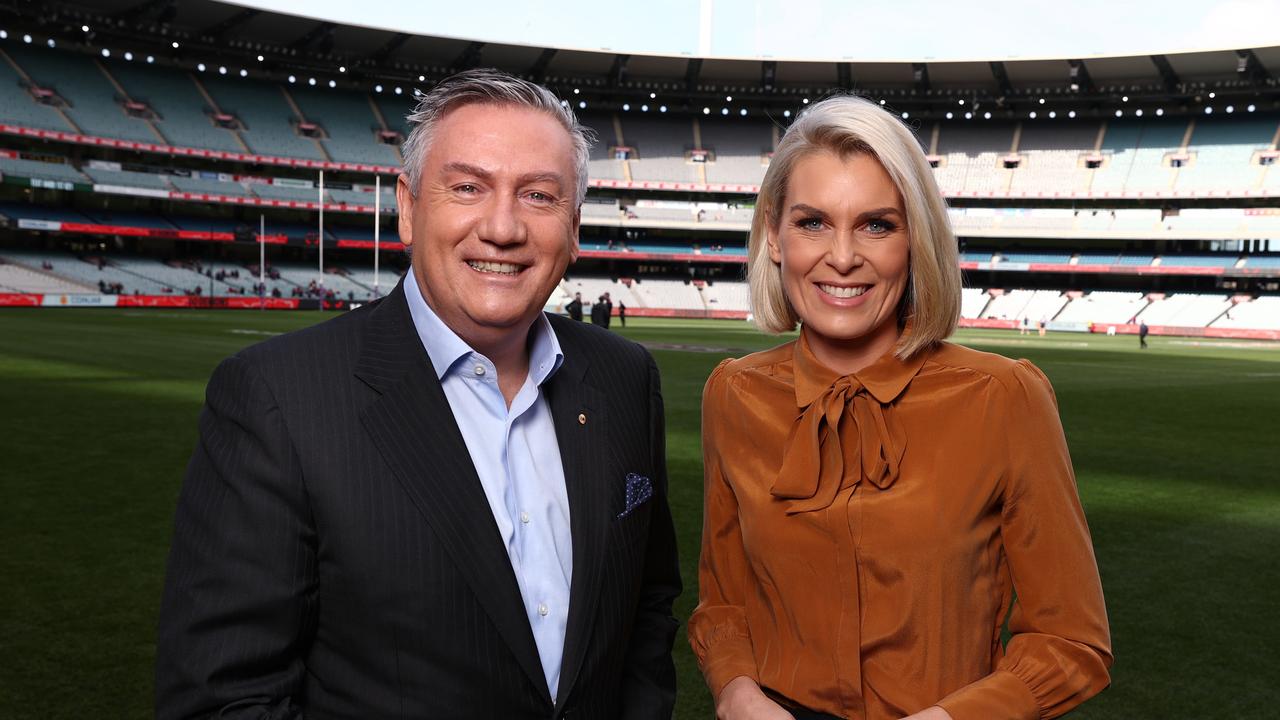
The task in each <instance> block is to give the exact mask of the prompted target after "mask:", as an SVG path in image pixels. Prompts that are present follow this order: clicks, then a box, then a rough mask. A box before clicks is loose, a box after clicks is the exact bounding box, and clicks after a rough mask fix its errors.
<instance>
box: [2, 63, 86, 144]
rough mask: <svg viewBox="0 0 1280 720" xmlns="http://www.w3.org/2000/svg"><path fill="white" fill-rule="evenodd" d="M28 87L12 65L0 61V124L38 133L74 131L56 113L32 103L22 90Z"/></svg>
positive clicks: (57, 111)
mask: <svg viewBox="0 0 1280 720" xmlns="http://www.w3.org/2000/svg"><path fill="white" fill-rule="evenodd" d="M28 84H29V81H28V80H27V79H24V77H23V76H22V75H19V74H18V71H17V70H15V69H14V68H13V66H12V65H10V64H9V63H8V62H5V61H4V60H3V59H0V122H6V123H13V124H14V125H21V126H23V127H30V128H39V129H41V130H61V131H63V132H71V131H72V130H74V129H75V128H73V127H71V124H70V123H68V122H67V119H66V117H64V116H63V115H62V113H61V112H60V111H59V110H57V109H56V108H53V107H50V106H48V105H44V104H42V103H38V102H36V100H35V98H34V97H32V95H31V93H30V92H28V91H27V90H26V87H27V85H28Z"/></svg>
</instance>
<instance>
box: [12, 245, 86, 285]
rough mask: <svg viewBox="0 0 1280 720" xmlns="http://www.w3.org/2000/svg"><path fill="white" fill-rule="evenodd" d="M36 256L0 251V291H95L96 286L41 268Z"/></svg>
mask: <svg viewBox="0 0 1280 720" xmlns="http://www.w3.org/2000/svg"><path fill="white" fill-rule="evenodd" d="M42 259H43V258H40V257H38V256H33V255H30V254H26V253H13V252H10V251H5V252H3V253H0V292H16V293H49V294H58V295H61V294H71V293H89V292H96V288H90V287H89V286H87V285H82V284H79V283H75V282H71V281H69V280H66V279H63V278H60V277H57V276H56V275H52V274H50V272H51V271H46V270H43V269H42V265H41V260H42Z"/></svg>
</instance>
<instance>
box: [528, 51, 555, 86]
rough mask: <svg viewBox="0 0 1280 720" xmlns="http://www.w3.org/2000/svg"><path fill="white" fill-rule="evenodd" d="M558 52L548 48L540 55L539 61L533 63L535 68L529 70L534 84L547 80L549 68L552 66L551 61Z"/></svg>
mask: <svg viewBox="0 0 1280 720" xmlns="http://www.w3.org/2000/svg"><path fill="white" fill-rule="evenodd" d="M557 52H558V51H557V50H556V49H555V48H547V49H546V50H543V51H542V53H541V54H539V55H538V59H537V60H535V61H534V62H533V67H531V68H529V76H530V77H532V78H533V81H534V82H538V83H541V82H543V81H545V80H546V79H547V67H548V66H549V65H551V59H552V58H554V57H555V56H556V53H557Z"/></svg>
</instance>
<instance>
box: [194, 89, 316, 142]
mask: <svg viewBox="0 0 1280 720" xmlns="http://www.w3.org/2000/svg"><path fill="white" fill-rule="evenodd" d="M200 81H201V82H202V83H203V84H204V87H205V89H206V90H208V92H209V95H210V96H211V97H212V98H213V99H214V101H215V102H217V104H218V109H219V110H221V111H222V112H224V113H230V114H232V115H235V116H236V117H237V118H239V120H240V122H241V124H243V126H244V129H243V130H241V131H240V136H241V137H242V138H243V139H244V142H245V144H246V145H247V146H248V147H249V150H250V151H251V152H255V153H258V154H260V155H286V156H289V157H298V158H306V159H309V160H325V159H326V158H325V156H324V153H323V152H321V150H320V144H319V142H318V141H316V140H313V139H311V138H306V137H302V136H301V135H299V134H298V133H297V132H296V131H295V130H294V127H295V126H296V125H297V123H298V121H299V120H300V118H298V116H297V115H296V114H295V113H294V112H293V110H292V109H291V108H290V107H289V102H288V99H287V97H286V95H285V94H284V90H283V89H282V88H280V87H279V86H277V85H273V84H268V83H260V82H255V81H252V80H245V79H233V78H224V77H203V78H200Z"/></svg>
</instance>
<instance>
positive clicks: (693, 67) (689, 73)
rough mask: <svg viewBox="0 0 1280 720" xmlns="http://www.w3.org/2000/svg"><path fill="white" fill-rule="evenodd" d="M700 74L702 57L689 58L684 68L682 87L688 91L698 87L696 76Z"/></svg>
mask: <svg viewBox="0 0 1280 720" xmlns="http://www.w3.org/2000/svg"><path fill="white" fill-rule="evenodd" d="M701 74H702V58H689V64H688V65H686V66H685V69H684V89H685V90H688V91H690V92H692V91H693V89H694V88H696V87H698V76H699V75H701Z"/></svg>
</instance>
